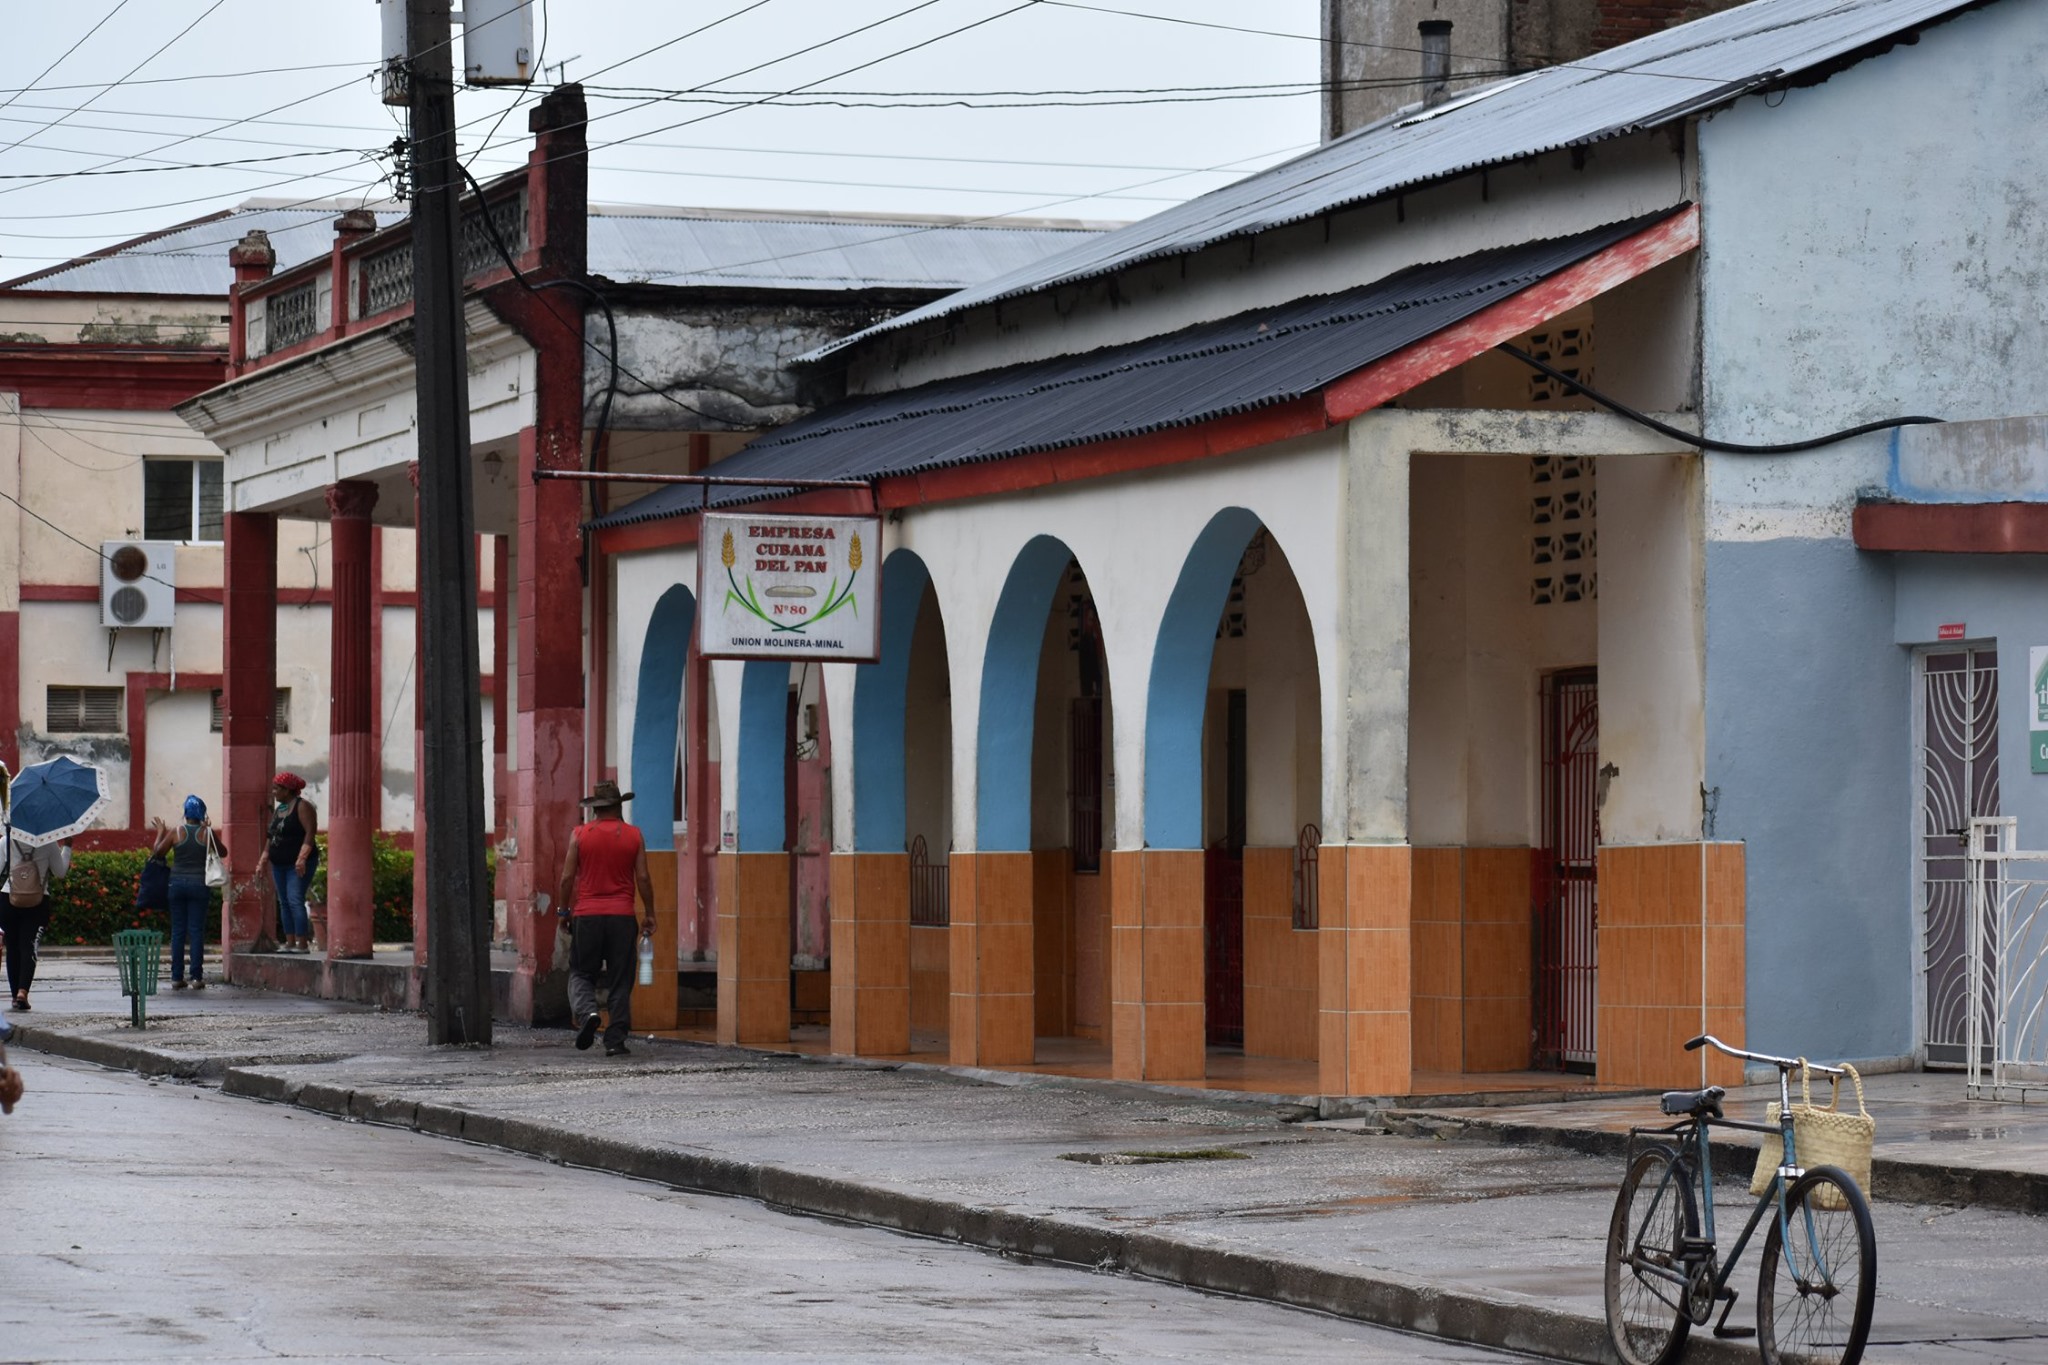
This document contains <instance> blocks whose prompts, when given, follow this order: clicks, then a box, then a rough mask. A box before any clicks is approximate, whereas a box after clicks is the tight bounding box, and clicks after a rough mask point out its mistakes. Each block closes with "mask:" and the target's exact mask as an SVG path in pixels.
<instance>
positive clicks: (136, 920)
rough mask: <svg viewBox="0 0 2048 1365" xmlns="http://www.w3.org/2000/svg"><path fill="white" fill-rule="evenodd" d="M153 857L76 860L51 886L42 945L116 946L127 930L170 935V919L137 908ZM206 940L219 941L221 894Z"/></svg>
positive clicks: (80, 856)
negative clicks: (139, 883)
mask: <svg viewBox="0 0 2048 1365" xmlns="http://www.w3.org/2000/svg"><path fill="white" fill-rule="evenodd" d="M148 857H149V854H148V853H147V852H145V851H144V850H142V849H139V848H137V849H128V850H125V851H123V852H105V853H99V852H90V851H87V850H84V849H80V850H78V851H76V852H74V853H73V854H72V855H71V873H70V875H69V876H66V877H60V878H59V879H57V880H56V881H53V882H51V883H50V891H49V905H50V927H49V929H48V930H47V931H46V932H45V933H44V935H43V941H44V942H46V943H49V944H51V945H53V946H64V945H67V944H79V943H90V944H101V943H111V942H112V941H113V937H114V935H115V934H116V933H118V932H120V931H121V930H123V929H155V930H156V931H158V932H159V933H161V934H163V935H164V936H165V937H169V936H170V932H171V917H170V916H169V915H168V914H166V913H165V912H164V911H162V910H137V909H136V908H135V881H136V878H138V877H140V876H141V875H142V864H143V862H144V861H145V860H146V859H147V858H148ZM206 939H207V942H209V943H217V942H219V941H220V892H219V891H218V890H216V891H215V892H214V893H213V903H212V906H211V908H210V912H209V913H208V915H207V917H206Z"/></svg>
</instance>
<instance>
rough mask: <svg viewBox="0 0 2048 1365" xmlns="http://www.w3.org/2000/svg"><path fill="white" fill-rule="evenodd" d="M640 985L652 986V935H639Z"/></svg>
mask: <svg viewBox="0 0 2048 1365" xmlns="http://www.w3.org/2000/svg"><path fill="white" fill-rule="evenodd" d="M640 984H641V985H643V986H652V985H653V984H654V935H652V934H642V935H640Z"/></svg>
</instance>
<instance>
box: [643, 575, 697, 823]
mask: <svg viewBox="0 0 2048 1365" xmlns="http://www.w3.org/2000/svg"><path fill="white" fill-rule="evenodd" d="M696 616H697V599H696V597H695V596H694V595H693V594H692V593H691V592H690V590H689V589H688V588H686V587H683V586H682V585H681V584H677V585H675V586H674V587H672V588H670V589H669V590H668V591H667V592H665V593H663V594H662V595H661V600H660V601H658V602H656V603H655V604H654V614H653V615H652V616H650V617H649V618H648V621H647V637H646V640H645V642H644V643H643V645H642V646H641V650H640V677H639V691H638V693H637V699H636V701H635V703H634V707H633V758H632V762H633V766H632V774H631V776H632V780H631V782H630V783H629V784H628V785H629V787H630V789H631V791H632V792H633V794H634V795H633V823H634V824H635V825H638V826H639V827H640V833H641V836H642V837H643V838H645V839H646V840H647V847H648V850H649V851H650V852H667V851H670V850H672V849H674V848H675V847H676V829H677V826H678V825H680V824H682V818H681V817H682V811H683V805H684V801H683V796H684V793H685V792H686V791H687V790H688V789H689V788H688V780H687V774H688V763H687V760H686V757H685V750H686V748H687V747H688V746H687V745H686V744H685V742H684V740H685V734H686V725H685V717H684V695H683V694H684V676H685V674H686V672H687V670H688V665H689V661H690V631H691V626H692V625H693V624H694V622H695V621H696Z"/></svg>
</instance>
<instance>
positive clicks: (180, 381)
mask: <svg viewBox="0 0 2048 1365" xmlns="http://www.w3.org/2000/svg"><path fill="white" fill-rule="evenodd" d="M227 373H228V353H227V350H226V348H225V347H223V348H221V349H219V350H193V351H168V350H166V349H165V348H163V347H160V346H137V347H134V348H132V349H131V348H128V347H124V346H113V345H90V346H79V345H74V344H72V343H69V342H61V341H53V342H50V343H49V344H48V345H35V344H32V343H26V342H16V343H12V344H9V345H7V346H4V347H0V389H7V390H11V391H13V392H15V393H18V394H20V395H21V405H22V406H23V407H25V408H45V409H63V408H72V409H98V410H103V411H122V412H169V411H170V410H171V409H172V408H174V407H176V406H177V405H178V404H180V403H182V402H184V401H185V400H186V399H188V398H190V397H192V396H193V395H194V394H199V393H204V392H205V391H206V390H208V389H210V388H212V387H213V386H214V385H216V384H218V383H220V382H221V381H222V380H223V379H225V378H227Z"/></svg>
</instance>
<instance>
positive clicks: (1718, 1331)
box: [1714, 1284, 1756, 1341]
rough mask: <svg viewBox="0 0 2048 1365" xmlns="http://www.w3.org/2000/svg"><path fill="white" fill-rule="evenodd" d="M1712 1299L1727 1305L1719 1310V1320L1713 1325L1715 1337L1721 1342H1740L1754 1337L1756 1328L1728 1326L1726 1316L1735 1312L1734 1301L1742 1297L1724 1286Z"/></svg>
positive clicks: (1727, 1286)
mask: <svg viewBox="0 0 2048 1365" xmlns="http://www.w3.org/2000/svg"><path fill="white" fill-rule="evenodd" d="M1714 1297H1715V1298H1717V1299H1720V1300H1721V1301H1722V1302H1724V1303H1725V1304H1727V1305H1728V1306H1727V1307H1725V1308H1723V1309H1722V1310H1721V1320H1720V1321H1719V1322H1717V1323H1715V1324H1714V1335H1715V1336H1717V1337H1719V1338H1721V1339H1722V1340H1723V1341H1729V1340H1733V1341H1741V1340H1743V1339H1745V1338H1748V1337H1753V1336H1755V1335H1756V1328H1754V1327H1730V1326H1729V1325H1728V1315H1729V1314H1730V1313H1733V1312H1734V1311H1735V1301H1736V1300H1737V1299H1739V1298H1741V1297H1742V1295H1741V1294H1740V1293H1738V1292H1737V1291H1736V1290H1735V1289H1734V1288H1732V1287H1731V1286H1729V1285H1725V1284H1724V1285H1722V1286H1721V1292H1720V1293H1719V1294H1716V1295H1715V1296H1714Z"/></svg>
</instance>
